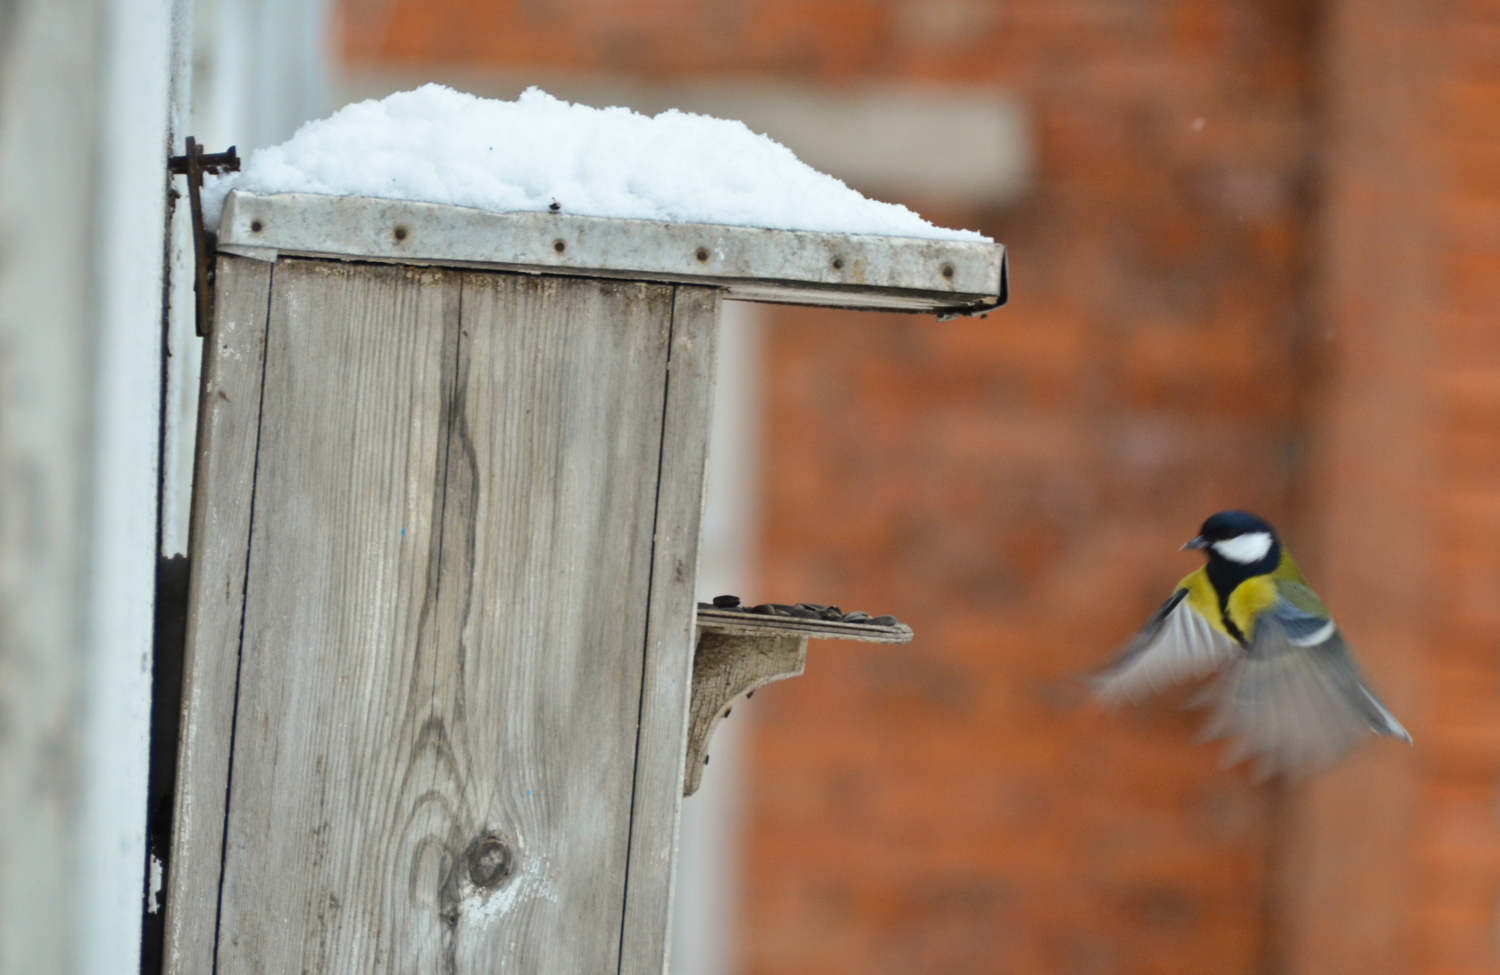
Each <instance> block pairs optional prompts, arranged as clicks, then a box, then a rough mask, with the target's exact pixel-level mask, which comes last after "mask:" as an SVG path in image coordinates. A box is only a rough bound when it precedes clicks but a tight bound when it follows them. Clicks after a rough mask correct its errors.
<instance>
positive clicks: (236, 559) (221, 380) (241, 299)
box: [163, 256, 272, 975]
mask: <svg viewBox="0 0 1500 975" xmlns="http://www.w3.org/2000/svg"><path fill="white" fill-rule="evenodd" d="M271 281H272V266H271V265H269V264H266V263H263V262H261V261H248V260H245V259H243V258H238V257H227V256H221V257H220V258H219V265H218V289H219V300H218V302H217V303H216V310H215V315H214V323H213V332H212V334H211V335H210V336H209V337H208V338H207V339H205V340H204V343H203V369H202V376H203V387H202V394H201V395H200V397H199V400H198V448H197V452H198V458H197V471H196V475H195V480H196V482H197V488H196V490H195V492H194V495H193V505H192V515H191V535H190V539H191V545H192V553H193V559H192V567H191V571H192V574H191V577H190V581H189V595H188V600H189V601H188V607H189V608H188V621H187V651H186V656H185V658H184V662H183V690H182V699H183V720H182V741H181V744H180V746H179V748H178V760H177V782H178V787H177V799H176V806H175V812H174V816H173V838H172V858H171V863H170V867H171V872H170V874H169V876H168V884H167V917H166V924H167V929H166V946H165V951H164V960H163V966H164V971H165V973H166V975H193V973H198V972H211V971H212V970H213V959H214V934H215V931H214V927H215V916H216V913H217V908H218V903H219V858H220V851H221V849H222V844H223V839H224V813H225V809H224V800H225V786H226V783H227V780H228V775H229V749H230V736H231V723H232V721H233V717H234V699H235V685H236V672H237V669H238V667H239V646H240V622H241V619H242V612H243V605H244V603H243V597H244V591H245V546H246V544H247V543H248V541H249V538H250V513H251V504H252V497H253V493H254V486H255V448H256V438H257V431H258V427H259V423H260V398H261V395H260V394H261V377H262V373H263V368H262V366H263V362H264V355H265V339H266V314H267V309H268V307H269V302H270V292H271Z"/></svg>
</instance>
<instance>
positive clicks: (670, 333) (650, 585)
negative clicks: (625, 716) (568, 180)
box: [615, 287, 680, 973]
mask: <svg viewBox="0 0 1500 975" xmlns="http://www.w3.org/2000/svg"><path fill="white" fill-rule="evenodd" d="M679 290H680V289H679V288H676V287H674V288H673V289H672V297H671V300H670V302H669V303H668V307H669V308H670V309H671V310H670V312H669V313H668V315H667V362H666V368H665V370H664V372H665V375H664V376H663V379H664V382H663V383H662V387H663V389H662V395H661V433H660V436H659V437H658V439H657V445H656V496H655V498H654V499H653V501H652V506H651V555H650V558H651V561H650V563H649V564H650V568H649V569H648V570H647V573H646V627H645V631H644V632H643V634H642V638H641V690H640V697H639V699H638V701H637V704H636V709H635V761H634V763H633V764H632V767H631V770H630V828H629V829H628V830H627V831H626V834H625V836H626V838H625V884H624V890H623V891H622V894H621V898H620V947H619V951H618V952H617V953H616V957H615V971H616V973H621V972H623V971H624V968H625V925H626V923H627V922H628V921H629V920H630V917H629V913H628V912H629V908H630V852H631V850H632V849H633V848H634V847H635V832H636V830H635V827H636V822H635V813H636V808H635V791H636V788H637V787H638V786H639V784H640V781H641V719H642V717H643V716H644V714H645V711H646V684H647V682H648V681H649V680H650V675H649V674H648V673H647V672H646V668H647V666H648V665H649V664H650V662H651V594H652V592H653V591H654V590H655V588H656V542H657V529H658V527H659V522H660V520H661V472H662V463H663V460H664V458H665V456H666V448H667V402H668V401H669V400H670V399H671V398H672V342H673V339H674V338H675V337H676V332H677V292H678V291H679Z"/></svg>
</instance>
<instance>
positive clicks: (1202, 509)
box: [340, 0, 1500, 975]
mask: <svg viewBox="0 0 1500 975" xmlns="http://www.w3.org/2000/svg"><path fill="white" fill-rule="evenodd" d="M340 21H341V24H342V25H343V38H344V41H343V48H342V50H343V53H344V57H345V59H346V60H347V61H348V62H349V63H351V64H354V65H359V66H363V67H369V66H379V65H389V66H411V65H419V64H424V63H436V62H444V63H449V64H451V63H454V62H458V63H461V64H463V65H464V66H467V67H477V68H484V67H492V68H496V69H504V70H506V71H510V72H514V71H515V70H517V69H531V68H535V69H538V70H541V69H550V70H566V71H579V72H602V73H614V74H623V75H628V76H632V77H636V78H641V79H647V80H651V79H662V80H674V81H677V80H682V79H685V78H694V77H704V76H708V75H715V76H719V75H725V74H728V75H753V76H758V77H776V78H782V79H792V80H801V81H804V82H808V83H814V84H825V85H828V86H832V87H839V86H851V85H859V84H863V83H866V82H881V83H888V82H892V81H908V82H912V83H931V82H963V83H979V84H982V83H995V84H999V85H1003V86H1005V87H1007V88H1009V89H1011V90H1013V91H1016V92H1019V93H1021V94H1022V95H1023V96H1024V97H1025V98H1026V99H1027V101H1028V103H1029V105H1030V106H1031V110H1032V112H1033V119H1034V126H1035V131H1036V136H1037V143H1038V159H1037V167H1038V168H1037V173H1036V178H1035V181H1034V185H1033V186H1032V188H1031V190H1030V191H1029V193H1028V194H1027V196H1026V198H1025V199H1024V201H1023V202H1021V203H1020V204H1017V205H1015V206H1010V207H1005V208H991V209H987V210H977V209H962V208H951V209H947V210H945V209H943V208H942V207H940V206H934V205H933V204H932V202H931V201H922V200H911V201H907V202H911V203H912V204H914V205H916V206H918V207H919V208H920V209H922V212H923V213H924V214H925V215H926V216H928V217H930V218H932V219H934V220H936V221H938V222H941V223H947V224H949V225H957V226H971V227H977V228H978V229H981V230H983V231H985V232H987V233H989V234H992V235H993V236H995V237H996V238H997V239H999V240H1002V241H1004V242H1005V243H1006V244H1007V245H1009V246H1010V247H1011V249H1012V272H1013V301H1012V304H1011V306H1010V307H1009V308H1007V309H1006V310H1004V311H1002V312H1000V313H998V314H996V315H992V316H991V317H990V318H989V319H988V320H985V321H962V322H950V323H945V324H937V323H935V322H934V321H933V320H932V319H930V318H906V317H901V316H875V315H868V314H845V313H839V312H830V311H821V310H817V311H815V310H806V309H778V310H774V311H773V312H771V315H772V318H773V328H772V334H771V336H770V339H769V343H768V356H767V361H768V367H769V374H768V376H767V382H768V390H769V406H768V408H769V416H768V417H767V420H768V424H767V432H768V436H769V441H770V442H769V444H768V447H767V450H766V453H765V457H766V469H767V478H768V480H767V484H766V491H767V510H766V518H765V524H766V531H765V536H764V539H763V548H764V565H763V573H762V577H763V585H762V588H761V589H759V590H758V591H756V592H755V593H750V594H747V595H750V596H752V597H753V598H756V599H774V600H800V599H813V600H818V601H836V602H839V603H840V604H841V605H842V606H843V607H844V608H845V609H855V608H861V609H866V610H869V611H878V612H894V613H896V614H897V615H899V616H901V617H902V618H903V619H906V620H908V621H909V622H911V623H912V624H913V626H914V627H915V629H916V632H917V634H918V638H917V641H916V642H915V643H914V644H913V645H912V646H911V647H909V648H895V649H884V648H874V649H872V648H871V647H869V646H864V645H852V644H851V645H839V644H831V643H824V644H815V645H814V647H813V652H812V654H811V657H810V660H809V666H808V672H807V674H806V676H804V677H802V678H799V679H797V680H795V681H790V682H786V683H784V684H779V685H776V686H774V687H772V688H768V689H767V690H766V691H765V692H763V693H762V694H760V695H757V697H756V701H755V704H756V705H758V708H757V709H756V711H757V716H756V719H755V720H756V722H757V726H756V735H755V745H754V756H753V776H754V777H753V782H752V783H751V787H750V790H749V791H750V794H751V795H752V797H753V798H752V800H751V802H752V807H751V809H750V819H749V823H750V826H749V838H748V844H749V846H748V849H747V862H748V866H749V874H748V902H747V911H748V916H747V918H746V921H745V924H744V928H743V929H744V932H745V938H746V944H745V946H744V947H745V958H746V963H747V967H746V971H747V975H772V973H775V975H813V973H817V975H843V973H851V975H852V973H859V975H878V973H887V972H889V973H901V975H923V973H933V975H937V973H950V972H951V973H957V972H964V973H973V972H1034V973H1080V975H1082V973H1104V972H1110V973H1137V972H1140V973H1147V972H1152V973H1186V972H1192V973H1219V972H1223V973H1239V972H1280V971H1287V972H1307V973H1323V972H1339V973H1342V972H1349V973H1355V972H1359V973H1381V972H1424V973H1426V972H1431V973H1437V972H1447V973H1457V972H1480V971H1495V970H1496V969H1497V967H1500V966H1497V958H1500V956H1497V954H1496V949H1495V939H1496V936H1495V929H1496V916H1497V895H1500V833H1497V822H1500V814H1497V796H1496V792H1495V777H1496V773H1497V772H1500V658H1497V655H1496V653H1495V650H1496V647H1497V643H1500V609H1497V608H1496V607H1500V555H1497V552H1500V329H1497V328H1496V324H1497V323H1496V321H1495V314H1496V313H1495V308H1496V307H1497V299H1500V286H1497V284H1496V282H1497V281H1500V274H1497V272H1500V178H1497V177H1496V175H1495V174H1496V173H1497V172H1500V166H1497V163H1500V71H1497V69H1496V68H1495V65H1497V64H1500V57H1497V54H1500V14H1497V12H1496V11H1495V10H1494V9H1493V5H1491V6H1490V7H1486V6H1485V5H1484V4H1483V3H1481V2H1479V0H1469V2H1455V3H1451V4H1413V3H1410V2H1406V3H1403V2H1399V0H1370V2H1364V3H1358V4H1356V3H1353V2H1351V0H1331V2H1329V3H1326V4H1303V3H1297V2H1293V0H1260V2H1255V0H1218V2H1213V0H1179V2H1170V0H1140V2H1105V0H1011V2H1006V3H1001V2H979V0H929V2H925V3H898V2H874V0H868V2H838V0H830V2H821V3H791V2H773V0H759V2H757V0H717V2H709V0H675V2H667V0H659V2H654V3H653V2H647V0H629V2H627V0H570V2H561V0H557V2H542V0H515V2H512V3H500V2H483V0H421V2H418V0H378V2H377V0H344V5H343V7H342V9H341V16H340ZM953 151H955V152H961V151H963V139H962V133H955V138H954V147H953ZM1230 505H1235V506H1242V507H1247V508H1251V509H1253V510H1257V511H1259V512H1261V513H1263V514H1265V515H1267V516H1268V517H1270V518H1271V519H1272V520H1273V521H1275V522H1276V523H1277V524H1278V525H1280V526H1281V527H1282V528H1283V530H1284V533H1285V534H1286V535H1287V536H1288V538H1289V540H1290V541H1291V543H1292V546H1293V548H1294V550H1295V551H1297V552H1298V554H1299V556H1300V557H1301V559H1302V561H1303V563H1304V565H1305V567H1306V568H1308V570H1309V572H1310V574H1311V575H1312V578H1313V581H1314V582H1315V583H1316V584H1317V585H1318V586H1319V588H1320V589H1321V590H1323V591H1324V595H1325V596H1327V597H1328V600H1329V602H1330V603H1331V604H1332V605H1333V607H1334V609H1335V610H1336V611H1337V612H1338V613H1339V615H1340V618H1341V621H1342V622H1343V624H1344V627H1345V630H1346V631H1347V632H1348V633H1349V634H1350V636H1351V639H1352V640H1353V641H1354V643H1355V646H1356V647H1357V648H1358V649H1359V651H1360V652H1361V654H1362V655H1363V657H1364V659H1365V661H1366V663H1367V665H1368V668H1369V670H1370V671H1371V673H1372V676H1373V678H1374V680H1375V683H1376V684H1377V686H1378V687H1379V688H1380V689H1381V690H1382V691H1384V692H1385V693H1386V695H1387V697H1388V698H1389V700H1390V702H1391V704H1392V706H1393V707H1394V708H1395V709H1396V711H1397V713H1398V715H1399V716H1400V717H1402V719H1403V720H1407V719H1409V720H1408V726H1409V727H1411V728H1412V730H1413V732H1414V733H1415V734H1416V736H1417V739H1418V744H1419V747H1418V748H1416V749H1413V750H1410V751H1408V750H1405V749H1403V748H1401V747H1400V746H1397V745H1394V744H1391V743H1388V742H1383V743H1379V744H1377V745H1372V746H1370V747H1369V748H1367V749H1365V750H1364V751H1363V752H1361V753H1360V755H1359V756H1358V757H1357V758H1356V759H1355V760H1354V761H1353V762H1351V763H1350V764H1349V765H1347V766H1346V767H1344V768H1342V769H1340V770H1338V771H1337V772H1335V773H1333V774H1331V775H1329V776H1327V777H1325V778H1323V779H1321V780H1319V781H1317V782H1315V783H1312V784H1310V785H1293V786H1258V785H1255V784H1253V783H1252V782H1250V780H1249V778H1248V776H1247V775H1246V773H1245V771H1244V770H1242V769H1233V770H1229V771H1221V770H1219V769H1218V768H1217V748H1215V747H1211V748H1203V747H1194V746H1192V745H1191V743H1190V739H1191V737H1192V735H1193V733H1194V730H1195V729H1196V726H1197V724H1198V718H1197V716H1195V715H1192V714H1188V713H1183V712H1180V711H1176V710H1173V709H1170V708H1162V709H1157V710H1146V711H1135V712H1129V713H1124V714H1121V715H1118V716H1108V715H1101V714H1099V713H1097V712H1096V711H1093V710H1092V709H1090V708H1087V707H1081V706H1079V700H1078V697H1079V695H1078V688H1077V685H1076V683H1074V682H1072V681H1071V677H1072V676H1073V675H1076V674H1078V673H1079V672H1081V671H1084V670H1087V669H1088V668H1090V667H1092V666H1093V665H1095V664H1096V663H1097V662H1099V661H1100V660H1101V659H1102V658H1103V657H1105V656H1106V655H1107V654H1108V653H1109V652H1110V650H1111V648H1112V647H1113V646H1114V645H1116V644H1117V643H1118V642H1119V641H1120V640H1121V639H1122V638H1124V637H1125V636H1126V635H1127V634H1128V633H1129V632H1130V631H1131V629H1132V628H1133V627H1135V626H1136V625H1138V624H1139V622H1140V621H1141V620H1142V619H1144V617H1145V616H1146V615H1147V614H1148V613H1149V612H1150V611H1151V609H1152V608H1153V607H1154V605H1155V603H1156V602H1157V601H1158V600H1159V599H1160V598H1162V597H1163V596H1164V595H1165V594H1166V593H1167V592H1168V591H1169V588H1170V586H1171V585H1172V583H1173V582H1175V581H1176V579H1177V578H1179V577H1180V576H1181V575H1182V574H1184V573H1185V572H1187V571H1188V570H1189V569H1191V568H1192V567H1193V566H1194V565H1195V563H1196V560H1195V559H1193V558H1191V557H1190V556H1188V555H1186V554H1183V553H1179V552H1178V551H1177V546H1178V545H1180V544H1181V542H1182V541H1184V540H1185V539H1186V538H1187V537H1189V536H1190V535H1191V534H1192V532H1193V530H1194V529H1195V528H1196V526H1197V523H1198V521H1199V520H1200V519H1201V518H1202V517H1203V516H1204V515H1206V514H1207V513H1209V512H1211V511H1213V510H1216V509H1218V508H1221V507H1226V506H1230Z"/></svg>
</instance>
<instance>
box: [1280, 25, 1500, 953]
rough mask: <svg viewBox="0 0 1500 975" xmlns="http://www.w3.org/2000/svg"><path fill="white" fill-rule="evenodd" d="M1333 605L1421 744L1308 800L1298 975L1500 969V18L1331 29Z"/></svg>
mask: <svg viewBox="0 0 1500 975" xmlns="http://www.w3.org/2000/svg"><path fill="white" fill-rule="evenodd" d="M1329 23H1330V27H1331V29H1330V31H1329V35H1330V43H1329V45H1328V57H1329V79H1330V81H1329V86H1328V105H1329V116H1330V117H1329V124H1328V126H1327V130H1328V131H1327V145H1326V149H1325V152H1326V157H1327V163H1326V167H1327V170H1328V173H1329V178H1328V184H1327V185H1328V188H1329V192H1328V197H1327V204H1326V214H1327V220H1326V228H1327V236H1326V244H1325V247H1326V253H1327V255H1328V258H1327V273H1326V276H1325V279H1324V282H1325V283H1324V288H1323V297H1324V298H1325V300H1326V306H1325V309H1326V321H1327V325H1328V327H1329V328H1330V329H1332V330H1334V331H1335V333H1336V335H1337V342H1336V347H1337V349H1338V356H1337V359H1336V369H1335V371H1334V374H1333V379H1334V381H1333V382H1332V383H1331V384H1330V390H1329V395H1328V398H1327V408H1326V409H1324V410H1321V411H1320V414H1321V415H1322V417H1323V418H1324V429H1323V436H1322V438H1321V440H1320V443H1321V445H1322V446H1321V449H1320V450H1319V464H1318V473H1319V478H1318V482H1317V489H1318V497H1319V501H1318V505H1317V506H1318V509H1319V512H1320V520H1321V521H1322V522H1323V524H1324V526H1325V528H1324V530H1325V532H1326V544H1325V546H1324V548H1325V550H1326V552H1327V568H1328V573H1327V575H1328V584H1327V586H1326V587H1325V588H1326V589H1327V593H1326V595H1328V597H1329V598H1330V599H1335V600H1337V601H1338V605H1340V606H1341V607H1343V612H1344V613H1345V614H1346V615H1347V617H1348V620H1349V623H1348V626H1347V628H1348V629H1349V630H1350V632H1351V633H1353V634H1354V635H1356V636H1357V637H1358V638H1359V639H1360V646H1361V647H1362V648H1363V649H1364V651H1365V654H1366V657H1367V660H1368V661H1369V663H1370V665H1371V666H1372V667H1373V668H1376V669H1377V670H1378V671H1379V672H1381V673H1382V674H1383V675H1385V677H1386V680H1385V684H1386V686H1387V688H1388V690H1389V697H1390V698H1391V701H1392V704H1393V706H1396V707H1399V708H1402V709H1403V713H1405V714H1407V715H1409V716H1410V718H1411V723H1410V725H1409V727H1411V729H1412V732H1413V734H1414V735H1415V736H1416V739H1417V746H1418V747H1416V748H1414V749H1412V750H1410V751H1406V750H1397V751H1395V752H1386V753H1384V754H1382V755H1380V756H1379V757H1378V759H1377V758H1373V757H1372V758H1371V759H1370V760H1368V761H1366V762H1364V763H1361V764H1357V765H1353V766H1351V767H1350V768H1347V769H1343V770H1340V772H1339V773H1337V774H1335V775H1332V776H1329V777H1328V778H1326V779H1324V780H1323V781H1320V782H1318V783H1317V784H1316V785H1315V786H1314V787H1313V788H1312V789H1310V790H1309V792H1308V794H1307V795H1306V796H1305V797H1304V799H1303V802H1302V804H1301V806H1300V808H1299V809H1298V816H1297V826H1298V828H1299V835H1298V836H1297V839H1296V843H1297V847H1298V850H1299V851H1300V856H1299V857H1298V861H1299V863H1300V865H1301V872H1300V877H1298V878H1297V880H1298V881H1299V882H1300V883H1299V885H1298V889H1297V890H1296V891H1295V895H1294V896H1293V897H1292V898H1289V899H1288V905H1287V906H1288V908H1289V911H1290V916H1289V917H1288V919H1287V923H1286V924H1285V925H1284V927H1285V929H1286V930H1287V932H1288V934H1289V936H1290V939H1291V941H1292V943H1293V944H1294V946H1295V947H1294V953H1295V955H1296V957H1298V958H1299V959H1300V961H1301V964H1302V967H1303V970H1307V971H1318V972H1336V973H1345V972H1347V973H1351V975H1352V973H1356V972H1358V973H1361V975H1365V973H1385V972H1422V973H1439V972H1441V973H1448V975H1452V973H1460V972H1463V973H1478V972H1495V971H1500V953H1497V938H1500V934H1497V919H1500V802H1497V798H1500V797H1497V793H1496V788H1495V786H1496V776H1497V772H1500V654H1497V650H1500V287H1497V282H1500V175H1497V174H1500V167H1497V163H1500V58H1497V53H1500V5H1496V4H1493V3H1491V4H1484V3H1452V4H1430V5H1429V4H1406V3H1399V2H1389V0H1377V2H1373V3H1358V4H1355V3H1349V2H1341V3H1336V4H1333V5H1332V7H1331V10H1330V19H1329Z"/></svg>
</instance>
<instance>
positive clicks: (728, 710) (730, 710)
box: [724, 708, 734, 718]
mask: <svg viewBox="0 0 1500 975" xmlns="http://www.w3.org/2000/svg"><path fill="white" fill-rule="evenodd" d="M733 713H734V708H725V709H724V717H726V718H727V717H729V716H730V715H731V714H733Z"/></svg>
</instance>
